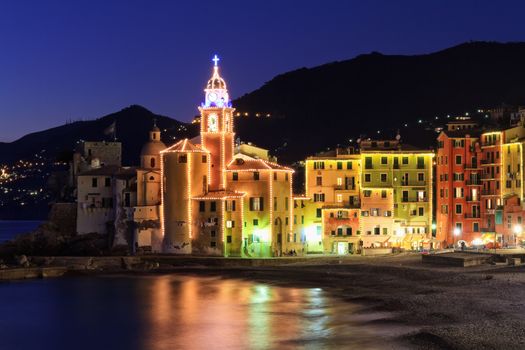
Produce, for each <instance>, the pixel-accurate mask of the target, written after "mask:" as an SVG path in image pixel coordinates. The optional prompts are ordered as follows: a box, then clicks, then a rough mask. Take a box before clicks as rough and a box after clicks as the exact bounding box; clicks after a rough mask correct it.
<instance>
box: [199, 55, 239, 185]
mask: <svg viewBox="0 0 525 350" xmlns="http://www.w3.org/2000/svg"><path fill="white" fill-rule="evenodd" d="M218 61H219V58H218V57H217V55H215V57H214V58H213V62H214V66H213V75H212V77H211V78H210V80H208V83H207V84H206V88H205V89H204V92H205V100H204V103H203V104H202V105H201V107H199V111H200V113H201V144H202V146H203V147H204V148H205V149H207V150H208V151H209V152H210V154H211V157H210V160H211V162H210V165H209V166H210V168H209V169H210V174H209V179H208V182H209V190H211V191H214V190H221V189H225V188H226V171H225V170H226V166H227V165H228V163H229V162H230V161H231V160H232V157H233V143H234V135H235V133H234V132H233V112H234V111H235V109H234V108H232V106H231V101H230V98H229V96H228V89H227V88H226V82H225V81H224V79H222V78H221V76H220V75H219V66H218V64H217V63H218Z"/></svg>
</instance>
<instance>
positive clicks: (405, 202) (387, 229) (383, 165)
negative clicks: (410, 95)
mask: <svg viewBox="0 0 525 350" xmlns="http://www.w3.org/2000/svg"><path fill="white" fill-rule="evenodd" d="M433 157H434V154H433V153H432V152H431V151H427V150H419V149H416V148H414V147H411V146H409V145H403V144H401V143H400V142H399V141H398V140H393V141H370V140H365V141H361V142H360V150H359V151H358V150H354V149H353V148H347V149H336V150H334V151H331V152H326V153H324V154H319V155H317V156H315V157H309V158H308V159H307V160H306V164H305V186H306V195H307V196H308V198H310V199H311V202H312V203H313V207H314V208H315V219H316V220H312V219H311V218H309V219H310V220H308V221H310V222H312V225H314V226H315V227H316V229H315V230H316V232H319V233H320V235H321V237H322V244H323V252H324V253H327V254H329V253H332V254H334V253H335V254H347V253H357V252H360V251H361V248H363V247H364V248H378V247H403V248H407V249H418V248H420V247H422V246H428V245H429V244H431V243H435V242H433V239H432V234H431V233H432V169H433ZM310 215H312V214H310ZM312 231H313V230H312ZM308 237H313V240H314V241H315V240H318V239H319V237H318V236H315V235H314V234H313V233H311V234H310V235H309V236H308ZM306 241H307V242H309V238H307V239H306ZM307 251H308V252H310V248H308V249H307Z"/></svg>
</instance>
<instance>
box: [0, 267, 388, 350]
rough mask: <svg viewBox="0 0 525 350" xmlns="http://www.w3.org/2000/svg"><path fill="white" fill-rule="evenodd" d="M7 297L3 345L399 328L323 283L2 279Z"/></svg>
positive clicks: (358, 333) (344, 333) (181, 343)
mask: <svg viewBox="0 0 525 350" xmlns="http://www.w3.org/2000/svg"><path fill="white" fill-rule="evenodd" d="M0 300H2V301H3V302H0V339H1V343H2V344H3V345H2V346H0V348H1V349H37V348H38V349H73V348H74V349H96V348H104V349H105V348H112V349H153V350H164V349H296V348H306V349H340V348H352V349H382V348H392V344H390V345H389V347H387V346H386V344H388V340H387V339H386V337H388V336H391V335H395V334H396V332H397V331H396V330H395V329H392V328H389V327H387V328H385V327H378V326H374V325H372V324H364V323H363V321H367V320H369V319H370V318H374V317H375V316H372V317H367V316H363V315H362V314H358V315H357V317H356V310H358V307H357V306H356V305H353V304H350V303H346V302H344V301H342V300H340V299H338V298H335V297H333V296H331V295H330V294H329V293H327V292H325V291H323V290H321V289H319V288H293V287H280V286H275V285H270V284H264V283H258V282H252V281H245V280H236V279H221V278H216V277H195V276H180V275H163V276H145V277H136V276H119V277H115V276H112V277H83V278H64V279H57V280H35V281H26V282H16V283H5V284H0ZM6 300H9V302H8V303H6V302H5V301H6ZM378 317H384V315H379V316H378ZM28 334H30V335H31V336H29V337H28V336H27V335H28Z"/></svg>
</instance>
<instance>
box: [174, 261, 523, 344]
mask: <svg viewBox="0 0 525 350" xmlns="http://www.w3.org/2000/svg"><path fill="white" fill-rule="evenodd" d="M174 271H179V272H184V273H197V274H213V275H221V276H224V277H232V278H247V279H252V280H258V281H265V282H270V283H276V284H284V285H286V284H289V285H308V286H312V287H320V288H323V289H325V290H327V291H329V292H331V293H335V295H336V296H338V297H341V298H343V299H344V300H347V301H349V302H354V303H360V304H364V305H366V307H365V308H364V310H363V312H375V311H391V312H393V314H394V315H396V316H394V318H390V319H384V320H379V321H378V320H376V321H375V322H383V323H385V324H389V323H391V324H393V325H394V324H396V325H399V324H403V325H406V326H410V327H413V329H416V331H414V332H411V333H410V334H407V335H404V336H402V337H401V338H400V339H399V340H400V342H401V343H402V344H405V345H406V346H408V347H409V348H414V349H525V267H506V266H492V265H484V266H479V267H471V268H455V267H439V266H429V265H425V264H423V263H422V262H421V257H420V256H418V255H399V256H388V257H352V258H345V259H340V260H334V259H331V260H329V261H325V260H323V259H312V260H311V261H307V262H304V261H302V262H300V263H296V264H288V265H282V266H275V267H239V268H236V267H227V268H224V267H222V268H221V267H213V268H210V267H178V268H175V270H174Z"/></svg>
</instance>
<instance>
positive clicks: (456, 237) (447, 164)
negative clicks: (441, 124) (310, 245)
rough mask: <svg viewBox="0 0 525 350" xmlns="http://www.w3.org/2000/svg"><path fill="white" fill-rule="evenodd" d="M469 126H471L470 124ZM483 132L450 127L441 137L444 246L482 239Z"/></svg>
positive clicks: (439, 211)
mask: <svg viewBox="0 0 525 350" xmlns="http://www.w3.org/2000/svg"><path fill="white" fill-rule="evenodd" d="M467 125H468V126H472V124H471V122H470V121H468V123H467ZM479 136H480V132H479V131H478V130H477V129H475V128H472V127H461V126H460V124H459V123H458V122H454V123H451V124H449V125H447V129H446V130H444V131H442V132H441V134H440V135H439V137H438V149H437V157H436V197H437V198H436V238H437V239H438V240H439V241H441V242H444V244H445V245H450V244H453V243H454V241H458V242H459V241H461V240H464V241H466V242H471V241H472V240H474V239H475V238H479V237H480V233H481V228H482V227H484V226H483V223H482V218H481V201H482V199H481V195H482V189H483V181H482V175H483V172H482V164H481V159H480V158H479V157H480V152H481V148H480V143H479Z"/></svg>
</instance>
